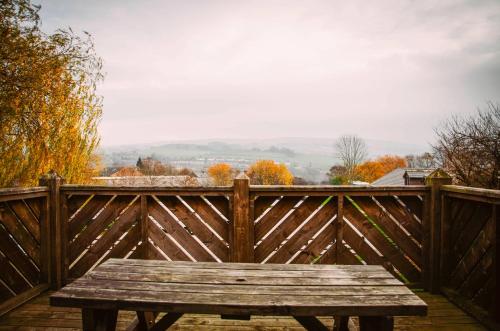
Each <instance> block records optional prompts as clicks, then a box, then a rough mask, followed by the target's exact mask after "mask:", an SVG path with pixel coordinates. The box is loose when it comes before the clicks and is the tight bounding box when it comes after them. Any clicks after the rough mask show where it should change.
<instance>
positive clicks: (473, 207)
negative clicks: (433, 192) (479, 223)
mask: <svg viewBox="0 0 500 331" xmlns="http://www.w3.org/2000/svg"><path fill="white" fill-rule="evenodd" d="M450 202H451V203H452V205H454V206H458V207H456V208H454V211H455V213H454V214H452V215H451V219H452V226H451V229H450V235H451V238H450V242H449V246H450V247H453V246H455V244H456V243H457V241H458V240H459V236H460V235H461V234H462V232H464V230H465V229H466V227H467V225H468V223H469V222H470V221H471V219H472V218H473V217H474V215H475V214H476V213H478V210H477V209H480V208H481V205H479V204H477V203H475V202H473V201H463V200H455V199H453V200H451V201H450Z"/></svg>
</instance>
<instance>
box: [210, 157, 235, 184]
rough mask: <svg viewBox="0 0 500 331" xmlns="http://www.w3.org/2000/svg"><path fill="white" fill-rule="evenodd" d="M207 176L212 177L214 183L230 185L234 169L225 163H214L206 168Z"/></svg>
mask: <svg viewBox="0 0 500 331" xmlns="http://www.w3.org/2000/svg"><path fill="white" fill-rule="evenodd" d="M207 172H208V176H210V178H211V179H212V181H213V182H214V184H215V185H217V186H225V185H231V182H232V179H233V176H234V170H233V168H232V167H231V166H230V165H229V164H227V163H216V164H214V165H212V166H210V167H209V168H208V170H207Z"/></svg>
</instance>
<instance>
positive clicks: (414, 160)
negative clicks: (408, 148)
mask: <svg viewBox="0 0 500 331" xmlns="http://www.w3.org/2000/svg"><path fill="white" fill-rule="evenodd" d="M405 158H406V162H407V163H408V167H410V168H426V169H429V168H436V160H435V158H434V155H432V154H431V153H428V152H426V153H422V154H420V155H414V154H410V155H407V156H406V157H405Z"/></svg>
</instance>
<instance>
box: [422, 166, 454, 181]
mask: <svg viewBox="0 0 500 331" xmlns="http://www.w3.org/2000/svg"><path fill="white" fill-rule="evenodd" d="M451 179H452V178H451V176H450V175H449V174H448V173H447V172H446V171H444V170H443V169H441V168H437V169H436V170H434V171H433V172H431V173H430V174H429V175H428V176H427V177H426V178H425V184H426V185H430V184H431V183H432V182H433V181H434V180H446V181H450V182H451Z"/></svg>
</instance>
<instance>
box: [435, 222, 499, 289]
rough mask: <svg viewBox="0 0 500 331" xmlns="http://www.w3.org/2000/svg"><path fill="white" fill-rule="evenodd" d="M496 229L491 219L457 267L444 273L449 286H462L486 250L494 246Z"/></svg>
mask: <svg viewBox="0 0 500 331" xmlns="http://www.w3.org/2000/svg"><path fill="white" fill-rule="evenodd" d="M494 231H495V223H494V222H493V220H492V219H490V220H489V221H488V222H487V223H486V225H485V227H484V228H483V229H482V230H481V232H480V233H479V235H478V236H477V237H476V239H475V240H474V242H473V243H472V245H471V246H470V248H469V249H468V250H467V252H466V253H465V254H464V255H463V256H462V257H461V259H460V260H459V262H458V263H457V264H456V266H455V269H454V270H449V269H448V270H447V274H445V275H443V276H444V277H443V280H445V281H446V283H447V284H448V286H451V287H452V288H458V287H460V285H461V284H462V283H463V282H464V281H465V279H466V278H467V277H468V275H469V273H470V272H471V271H472V269H473V268H474V267H475V266H476V264H477V263H478V261H479V260H480V259H481V258H482V256H483V255H484V254H485V253H486V251H487V250H488V249H490V247H492V246H493V240H494V239H493V238H494V235H495V232H494ZM447 256H449V255H447Z"/></svg>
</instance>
